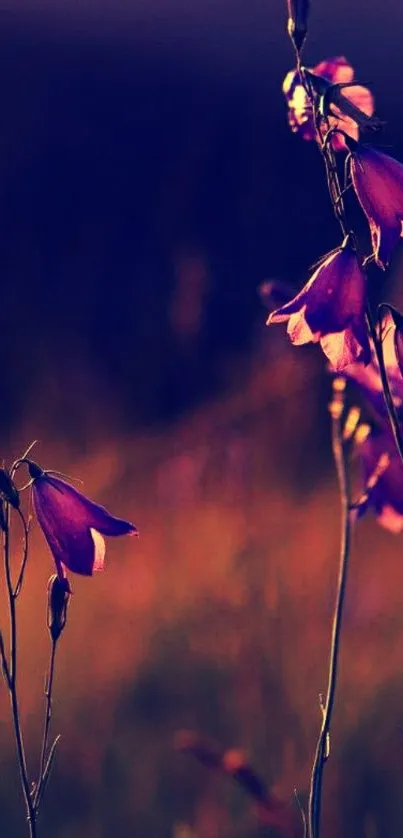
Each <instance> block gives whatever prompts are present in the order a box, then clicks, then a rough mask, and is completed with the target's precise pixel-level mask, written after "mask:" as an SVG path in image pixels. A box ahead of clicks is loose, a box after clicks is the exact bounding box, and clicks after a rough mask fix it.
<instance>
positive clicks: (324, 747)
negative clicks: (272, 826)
mask: <svg viewBox="0 0 403 838" xmlns="http://www.w3.org/2000/svg"><path fill="white" fill-rule="evenodd" d="M332 446H333V456H334V460H335V464H336V469H337V477H338V482H339V489H340V499H341V510H342V532H341V545H340V563H339V576H338V583H337V596H336V605H335V610H334V616H333V626H332V639H331V646H330V659H329V674H328V685H327V694H326V702H325V704H324V706H323V707H322V713H323V719H322V727H321V730H320V734H319V738H318V742H317V746H316V753H315V760H314V764H313V769H312V776H311V788H310V796H309V812H308V835H309V838H319V834H320V814H321V800H322V781H323V770H324V765H325V762H326V760H327V758H328V756H329V734H330V725H331V720H332V712H333V707H334V700H335V694H336V685H337V671H338V660H339V651H340V639H341V628H342V616H343V605H344V598H345V593H346V584H347V569H348V561H349V554H350V540H351V523H352V521H351V517H350V490H349V483H348V476H347V468H346V462H345V456H344V449H343V440H342V430H341V423H340V415H338V416H335V415H333V416H332Z"/></svg>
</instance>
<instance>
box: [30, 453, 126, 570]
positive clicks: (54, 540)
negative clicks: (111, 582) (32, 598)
mask: <svg viewBox="0 0 403 838" xmlns="http://www.w3.org/2000/svg"><path fill="white" fill-rule="evenodd" d="M28 470H29V474H30V477H31V478H32V496H33V506H34V511H35V514H36V518H37V520H38V523H39V525H40V527H41V529H42V532H43V534H44V536H45V538H46V541H47V542H48V545H49V547H50V550H51V552H52V555H53V558H54V560H55V563H56V570H57V574H58V577H59V579H61V580H62V579H64V577H65V575H66V573H65V568H68V570H71V571H72V572H73V573H79V574H81V575H83V576H91V575H92V573H93V572H94V571H96V570H102V568H103V565H104V556H105V542H104V539H103V536H104V535H110V536H117V535H134V534H137V530H136V527H135V526H133V524H131V523H129V521H123V520H122V519H121V518H115V517H114V516H113V515H110V514H109V512H107V510H106V509H105V508H104V507H103V506H99V504H97V503H94V502H93V501H91V500H89V499H88V498H86V497H85V495H83V494H82V493H81V492H78V491H77V489H75V488H74V487H73V486H71V485H70V484H69V483H66V481H65V480H62V479H61V478H60V477H57V476H54V475H52V474H51V473H49V472H45V471H43V470H42V469H41V468H40V467H39V466H37V465H36V464H35V463H32V462H30V461H29V462H28Z"/></svg>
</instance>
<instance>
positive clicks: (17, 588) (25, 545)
mask: <svg viewBox="0 0 403 838" xmlns="http://www.w3.org/2000/svg"><path fill="white" fill-rule="evenodd" d="M16 511H17V512H18V515H19V516H20V520H21V523H22V527H23V530H24V543H23V548H22V561H21V566H20V572H19V574H18V579H17V583H16V586H15V588H14V598H15V599H17V597H18V596H19V594H20V593H21V588H22V583H23V580H24V572H25V567H26V564H27V559H28V535H29V531H28V524H27V522H26V520H25V517H24V514H23V513H22V512H21V509H20V508H19V507H18V509H17V510H16Z"/></svg>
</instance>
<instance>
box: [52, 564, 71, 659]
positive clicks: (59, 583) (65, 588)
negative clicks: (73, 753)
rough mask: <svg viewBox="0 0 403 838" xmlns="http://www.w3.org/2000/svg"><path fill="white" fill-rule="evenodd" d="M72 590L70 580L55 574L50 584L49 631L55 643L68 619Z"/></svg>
mask: <svg viewBox="0 0 403 838" xmlns="http://www.w3.org/2000/svg"><path fill="white" fill-rule="evenodd" d="M70 595H71V589H70V585H69V581H68V579H66V578H64V579H60V577H59V576H57V575H56V574H54V575H53V576H51V577H50V579H49V583H48V629H49V632H50V636H51V638H52V640H53V642H54V643H55V642H56V640H58V639H59V637H60V635H61V633H62V631H63V629H64V627H65V625H66V619H67V606H68V604H69V600H70Z"/></svg>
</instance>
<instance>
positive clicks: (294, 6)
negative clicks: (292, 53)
mask: <svg viewBox="0 0 403 838" xmlns="http://www.w3.org/2000/svg"><path fill="white" fill-rule="evenodd" d="M309 7H310V0H287V8H288V24H287V30H288V34H289V36H290V38H291V40H292V42H293V44H294V47H295V49H296V51H297V53H298V55H299V53H300V52H301V49H302V47H303V44H304V41H305V38H306V35H307V32H308V15H309Z"/></svg>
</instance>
